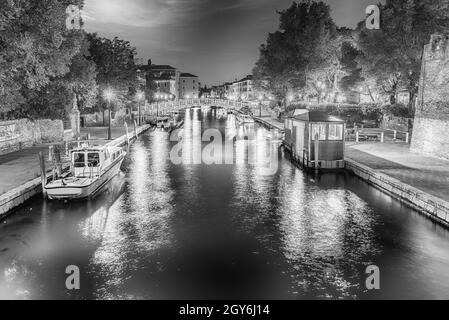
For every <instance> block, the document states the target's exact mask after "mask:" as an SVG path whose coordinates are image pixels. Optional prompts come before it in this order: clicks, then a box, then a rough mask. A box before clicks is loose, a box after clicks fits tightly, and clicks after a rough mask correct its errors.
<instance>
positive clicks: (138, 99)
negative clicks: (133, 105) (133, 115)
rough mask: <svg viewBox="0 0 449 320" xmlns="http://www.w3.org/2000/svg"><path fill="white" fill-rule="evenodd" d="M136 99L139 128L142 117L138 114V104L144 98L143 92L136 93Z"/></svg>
mask: <svg viewBox="0 0 449 320" xmlns="http://www.w3.org/2000/svg"><path fill="white" fill-rule="evenodd" d="M136 97H137V104H138V114H139V121H138V124H139V126H141V125H142V115H141V113H140V102H141V101H142V100H143V99H144V98H145V94H144V93H143V92H138V93H137V95H136Z"/></svg>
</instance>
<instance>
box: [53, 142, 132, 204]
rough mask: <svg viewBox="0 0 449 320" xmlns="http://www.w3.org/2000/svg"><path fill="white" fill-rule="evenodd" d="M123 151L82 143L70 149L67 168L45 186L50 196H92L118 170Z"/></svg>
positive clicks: (83, 197) (73, 197)
mask: <svg viewBox="0 0 449 320" xmlns="http://www.w3.org/2000/svg"><path fill="white" fill-rule="evenodd" d="M125 156H126V152H124V151H123V150H122V149H121V148H119V147H108V146H97V147H94V146H92V147H91V146H88V145H84V146H81V147H79V148H76V149H73V150H71V151H70V172H69V173H68V174H66V175H64V176H62V177H61V178H60V179H57V180H55V181H52V182H50V183H48V184H47V185H46V186H45V191H46V194H47V197H48V198H49V199H51V200H82V199H88V198H93V197H94V196H95V195H96V194H98V193H99V192H100V191H101V190H102V189H103V187H104V186H106V185H107V183H108V182H109V181H110V180H111V179H112V178H113V177H115V176H116V175H117V174H118V173H119V172H120V167H121V165H122V162H123V160H124V159H125Z"/></svg>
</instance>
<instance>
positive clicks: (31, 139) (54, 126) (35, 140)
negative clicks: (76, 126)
mask: <svg viewBox="0 0 449 320" xmlns="http://www.w3.org/2000/svg"><path fill="white" fill-rule="evenodd" d="M63 139H64V128H63V123H62V121H61V120H37V121H31V120H28V119H19V120H12V121H0V154H5V153H10V152H14V151H17V150H20V149H23V148H27V147H31V146H33V145H35V144H39V143H47V142H59V141H63Z"/></svg>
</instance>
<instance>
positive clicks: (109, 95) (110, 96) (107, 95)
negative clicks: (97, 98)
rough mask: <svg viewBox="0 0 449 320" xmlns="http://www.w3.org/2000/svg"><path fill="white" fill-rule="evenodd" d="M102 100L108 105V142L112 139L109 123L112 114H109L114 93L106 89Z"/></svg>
mask: <svg viewBox="0 0 449 320" xmlns="http://www.w3.org/2000/svg"><path fill="white" fill-rule="evenodd" d="M104 98H105V100H106V101H107V103H108V113H109V123H108V140H111V139H112V130H111V121H112V112H111V101H112V99H114V91H112V89H111V88H108V89H106V90H105V91H104Z"/></svg>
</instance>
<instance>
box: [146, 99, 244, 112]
mask: <svg viewBox="0 0 449 320" xmlns="http://www.w3.org/2000/svg"><path fill="white" fill-rule="evenodd" d="M246 105H247V104H246V103H244V102H238V101H233V100H224V99H177V100H172V101H161V102H153V103H151V104H147V105H145V106H144V107H142V112H145V113H147V114H148V113H151V112H154V111H155V110H157V109H158V110H159V111H161V112H167V111H177V110H179V109H183V108H187V107H196V106H198V107H200V106H217V107H223V108H232V109H241V108H243V107H245V106H246Z"/></svg>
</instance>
